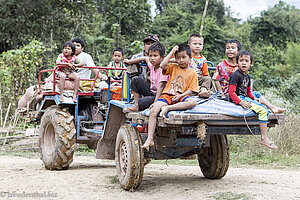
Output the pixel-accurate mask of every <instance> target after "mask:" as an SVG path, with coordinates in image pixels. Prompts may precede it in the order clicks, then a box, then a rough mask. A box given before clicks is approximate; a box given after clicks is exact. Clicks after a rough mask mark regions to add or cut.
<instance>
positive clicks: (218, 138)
mask: <svg viewBox="0 0 300 200" xmlns="http://www.w3.org/2000/svg"><path fill="white" fill-rule="evenodd" d="M198 162H199V166H200V168H201V171H202V173H203V175H204V176H205V177H206V178H208V179H220V178H222V177H224V176H225V174H226V172H227V170H228V167H229V145H228V141H227V136H226V135H211V136H210V147H203V148H202V149H201V150H200V152H199V153H198Z"/></svg>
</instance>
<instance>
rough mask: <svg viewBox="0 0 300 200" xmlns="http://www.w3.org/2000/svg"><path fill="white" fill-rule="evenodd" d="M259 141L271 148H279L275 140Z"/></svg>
mask: <svg viewBox="0 0 300 200" xmlns="http://www.w3.org/2000/svg"><path fill="white" fill-rule="evenodd" d="M259 143H260V144H262V145H265V146H266V147H268V148H269V149H277V146H276V145H275V144H274V143H273V142H271V141H270V140H260V142H259Z"/></svg>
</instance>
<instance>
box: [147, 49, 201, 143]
mask: <svg viewBox="0 0 300 200" xmlns="http://www.w3.org/2000/svg"><path fill="white" fill-rule="evenodd" d="M173 54H174V55H175V59H176V63H169V64H168V62H169V60H170V59H171V57H172V55H173ZM190 60H191V48H190V47H189V46H188V45H185V44H180V45H176V46H175V47H174V48H173V49H172V51H171V52H170V53H169V54H168V55H167V57H166V58H165V59H164V60H163V61H162V63H161V64H160V67H161V68H162V70H163V75H170V80H169V82H168V83H167V85H166V87H165V89H164V90H163V92H162V95H161V96H160V97H159V98H158V99H157V101H156V102H155V103H154V105H153V107H152V108H151V110H150V118H149V124H148V138H147V140H146V142H145V143H144V144H143V146H142V148H147V147H149V146H154V140H153V139H154V132H155V128H156V118H157V114H158V113H159V112H160V111H161V116H162V117H163V118H165V117H166V114H167V113H168V112H169V111H171V110H184V109H188V108H192V107H194V106H196V104H197V102H196V100H194V99H192V98H191V97H190V96H189V95H191V94H192V93H198V91H199V90H198V78H197V74H196V72H195V70H193V69H192V68H190V65H189V64H190Z"/></svg>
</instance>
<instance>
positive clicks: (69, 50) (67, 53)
mask: <svg viewBox="0 0 300 200" xmlns="http://www.w3.org/2000/svg"><path fill="white" fill-rule="evenodd" d="M63 53H64V55H65V56H66V57H69V56H71V55H72V53H73V51H72V48H71V47H69V46H65V47H64V49H63Z"/></svg>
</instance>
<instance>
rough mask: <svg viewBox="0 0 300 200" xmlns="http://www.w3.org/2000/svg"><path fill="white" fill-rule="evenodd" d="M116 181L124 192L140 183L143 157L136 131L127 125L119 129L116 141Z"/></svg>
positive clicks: (142, 172)
mask: <svg viewBox="0 0 300 200" xmlns="http://www.w3.org/2000/svg"><path fill="white" fill-rule="evenodd" d="M115 155H116V168H117V175H118V180H119V183H120V185H121V187H122V188H123V189H125V190H130V189H136V188H138V187H139V185H140V184H141V183H142V179H143V174H144V156H143V151H142V148H141V138H140V135H139V132H138V130H137V129H136V128H135V127H134V126H132V125H129V124H125V125H123V126H121V127H120V129H119V131H118V136H117V140H116V152H115Z"/></svg>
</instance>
